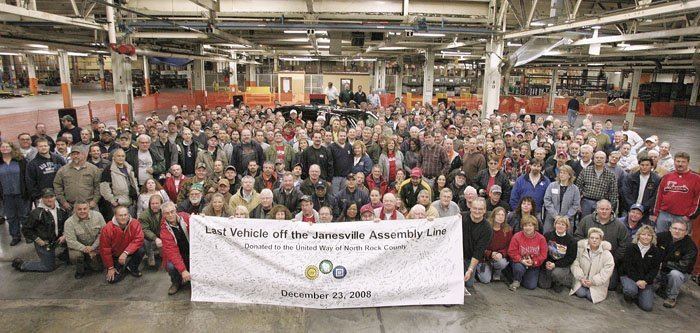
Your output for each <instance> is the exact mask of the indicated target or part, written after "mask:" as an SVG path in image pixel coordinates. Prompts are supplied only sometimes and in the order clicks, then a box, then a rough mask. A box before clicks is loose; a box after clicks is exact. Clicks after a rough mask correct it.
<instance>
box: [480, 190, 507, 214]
mask: <svg viewBox="0 0 700 333" xmlns="http://www.w3.org/2000/svg"><path fill="white" fill-rule="evenodd" d="M502 194H503V189H502V188H501V186H500V185H493V186H491V189H490V190H489V193H488V198H487V200H486V211H487V212H488V213H489V214H490V213H491V212H492V211H493V210H494V209H496V208H497V207H503V209H505V210H506V211H508V210H509V209H510V206H508V203H507V202H506V201H505V200H503V195H502Z"/></svg>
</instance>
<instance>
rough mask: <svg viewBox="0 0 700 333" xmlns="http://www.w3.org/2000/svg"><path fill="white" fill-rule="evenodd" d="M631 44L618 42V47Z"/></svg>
mask: <svg viewBox="0 0 700 333" xmlns="http://www.w3.org/2000/svg"><path fill="white" fill-rule="evenodd" d="M628 46H630V44H627V43H625V42H621V43H617V47H628Z"/></svg>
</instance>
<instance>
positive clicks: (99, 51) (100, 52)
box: [90, 50, 109, 54]
mask: <svg viewBox="0 0 700 333" xmlns="http://www.w3.org/2000/svg"><path fill="white" fill-rule="evenodd" d="M90 52H92V53H99V54H108V53H109V52H107V51H102V50H92V51H90Z"/></svg>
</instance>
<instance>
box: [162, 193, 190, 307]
mask: <svg viewBox="0 0 700 333" xmlns="http://www.w3.org/2000/svg"><path fill="white" fill-rule="evenodd" d="M160 211H161V212H162V214H163V222H162V226H161V228H160V239H161V241H162V244H163V250H162V254H161V256H162V257H163V263H164V264H165V269H166V270H167V271H168V274H169V275H170V282H171V285H170V288H169V289H168V295H174V294H176V293H177V292H178V291H179V290H180V288H182V285H183V284H184V283H186V282H188V281H190V216H189V215H187V213H178V212H177V210H176V208H175V204H174V203H172V202H166V203H164V204H163V205H162V206H161V207H160Z"/></svg>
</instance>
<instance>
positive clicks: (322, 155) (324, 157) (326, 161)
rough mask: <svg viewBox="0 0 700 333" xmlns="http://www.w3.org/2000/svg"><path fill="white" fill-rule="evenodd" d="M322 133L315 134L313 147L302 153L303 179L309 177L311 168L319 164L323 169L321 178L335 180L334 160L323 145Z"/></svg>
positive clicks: (300, 159) (300, 160)
mask: <svg viewBox="0 0 700 333" xmlns="http://www.w3.org/2000/svg"><path fill="white" fill-rule="evenodd" d="M321 143H322V141H321V133H318V132H316V133H314V136H313V145H311V146H309V147H308V148H306V150H304V151H303V152H302V153H301V157H300V158H299V162H301V178H304V179H306V178H307V177H308V176H309V167H310V166H311V165H313V164H317V165H318V166H319V167H320V168H321V178H323V179H325V180H327V181H329V182H330V181H331V180H332V179H333V158H332V157H331V153H330V151H329V150H328V148H326V147H324V146H322V145H321Z"/></svg>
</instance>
